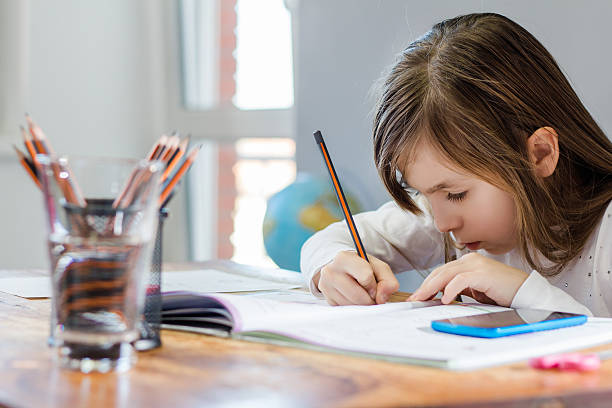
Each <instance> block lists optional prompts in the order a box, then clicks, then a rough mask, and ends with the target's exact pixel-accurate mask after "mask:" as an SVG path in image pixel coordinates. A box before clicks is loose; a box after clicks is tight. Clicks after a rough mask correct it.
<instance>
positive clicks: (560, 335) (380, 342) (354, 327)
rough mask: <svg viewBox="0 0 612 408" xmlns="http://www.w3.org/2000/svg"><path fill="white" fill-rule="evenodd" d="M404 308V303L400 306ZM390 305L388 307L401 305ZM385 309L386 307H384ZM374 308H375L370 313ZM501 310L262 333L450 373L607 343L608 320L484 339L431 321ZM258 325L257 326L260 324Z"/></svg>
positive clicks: (448, 311) (404, 312) (335, 319)
mask: <svg viewBox="0 0 612 408" xmlns="http://www.w3.org/2000/svg"><path fill="white" fill-rule="evenodd" d="M403 304H406V303H403ZM403 304H402V303H394V304H392V305H394V306H396V305H400V306H401V305H403ZM383 306H386V305H383ZM374 308H376V307H374ZM487 309H488V310H490V311H498V310H505V309H503V308H499V307H495V306H483V305H478V306H476V307H474V306H466V305H445V306H434V307H428V308H419V309H409V308H408V307H404V308H402V307H397V306H396V307H390V308H387V309H382V308H381V309H380V313H379V312H372V313H365V314H363V313H362V314H359V315H357V316H350V315H344V316H342V315H341V314H335V315H333V314H330V316H329V318H328V319H323V318H320V319H310V320H309V321H308V322H302V321H301V320H297V319H296V320H295V321H293V322H291V321H285V322H283V324H280V325H277V326H276V327H274V328H271V327H269V326H267V325H266V324H265V323H263V324H262V327H260V328H257V327H255V326H252V327H251V328H250V330H254V331H256V330H262V329H265V330H266V331H269V332H272V333H277V334H281V335H284V336H288V337H291V338H294V339H298V340H301V341H304V342H307V343H310V344H314V345H319V346H325V347H331V348H335V349H339V350H347V351H353V352H359V353H371V354H377V355H386V356H393V357H404V358H413V359H423V360H431V361H442V362H447V364H446V366H447V367H448V368H451V369H469V368H475V367H484V366H489V365H494V364H501V363H506V362H511V361H517V360H521V359H525V358H529V357H534V356H538V355H544V354H550V353H556V352H562V351H567V350H575V349H580V348H584V347H589V346H593V345H597V344H602V343H606V342H609V341H612V319H589V321H588V322H587V323H586V324H585V325H581V326H576V327H568V328H562V329H556V330H546V331H540V332H535V333H526V334H520V335H515V336H508V337H501V338H495V339H485V338H478V337H469V336H458V335H454V334H448V333H441V332H437V331H434V330H433V329H431V327H430V324H431V321H432V320H437V319H442V318H450V317H459V316H467V315H473V314H481V313H486V312H487ZM260 323H262V322H260Z"/></svg>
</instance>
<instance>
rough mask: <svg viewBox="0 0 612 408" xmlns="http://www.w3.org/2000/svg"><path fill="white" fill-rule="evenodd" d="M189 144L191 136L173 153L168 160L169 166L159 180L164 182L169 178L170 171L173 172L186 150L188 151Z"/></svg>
mask: <svg viewBox="0 0 612 408" xmlns="http://www.w3.org/2000/svg"><path fill="white" fill-rule="evenodd" d="M188 145H189V137H187V138H186V139H185V140H183V141H182V142H181V143H180V144H179V145H178V147H177V149H176V151H175V152H174V153H173V155H172V156H171V157H170V159H169V160H168V166H167V167H166V169H165V170H164V172H163V173H162V176H161V178H160V180H159V181H160V183H163V182H165V181H166V179H167V178H168V176H169V175H170V173H172V170H173V169H174V168H175V167H176V165H177V164H178V163H179V162H180V161H181V158H182V157H183V156H184V155H185V152H186V151H187V146H188Z"/></svg>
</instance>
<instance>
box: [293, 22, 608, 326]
mask: <svg viewBox="0 0 612 408" xmlns="http://www.w3.org/2000/svg"><path fill="white" fill-rule="evenodd" d="M373 139H374V156H375V162H376V166H377V169H378V172H379V174H380V177H381V179H382V180H383V182H384V184H385V186H386V188H387V190H388V191H389V192H390V194H391V196H392V197H393V199H394V202H391V203H387V204H385V205H383V206H382V207H381V208H379V209H378V210H376V211H373V212H368V213H363V214H359V215H357V216H356V217H355V221H356V223H357V227H358V229H359V232H360V234H361V237H362V239H363V244H364V246H365V248H366V250H367V252H368V257H369V259H370V263H367V262H366V261H364V260H363V259H362V258H360V257H358V256H357V254H356V253H355V252H354V248H353V246H352V241H351V238H350V235H349V234H348V232H347V230H346V228H345V226H344V223H336V224H332V225H331V226H329V227H328V228H326V229H325V230H323V231H320V232H319V233H317V234H315V235H314V236H313V237H311V238H310V239H309V240H308V241H307V242H306V243H305V244H304V246H303V248H302V254H301V260H302V261H301V268H302V271H303V273H304V274H305V276H306V277H307V279H308V281H309V282H310V288H311V291H312V292H313V293H314V294H315V295H317V296H325V298H327V301H328V302H329V303H330V304H332V305H346V304H374V303H384V302H386V301H387V299H388V298H389V296H390V295H391V293H393V292H394V291H396V290H397V289H398V286H399V285H398V281H397V279H396V278H395V276H394V274H393V272H394V271H395V272H399V271H403V270H411V269H415V270H425V269H428V268H432V267H434V266H436V265H439V264H441V263H442V262H446V263H445V264H444V265H442V266H440V267H438V268H436V269H434V270H433V272H431V273H430V274H429V276H427V278H426V279H425V280H424V282H423V284H422V285H421V286H420V287H419V288H418V289H417V290H416V292H414V294H413V295H412V297H411V298H410V300H424V299H429V298H432V297H434V296H436V295H437V293H438V292H440V291H442V292H443V296H442V302H443V303H449V302H451V301H452V300H453V299H454V298H455V297H456V296H457V295H459V294H463V295H468V296H471V297H473V298H475V299H476V300H479V301H481V302H487V303H496V304H499V305H502V306H510V307H516V308H521V307H528V308H534V309H547V310H559V311H566V312H577V313H585V314H588V315H592V314H594V315H597V316H610V315H611V312H612V275H611V272H610V271H611V270H612V205H611V204H610V201H611V199H612V143H611V142H610V140H609V139H608V138H607V137H606V135H605V134H604V133H603V132H602V130H601V129H600V128H599V126H598V125H597V124H596V123H595V121H594V120H593V118H592V117H591V115H590V114H589V112H588V111H587V110H586V108H585V107H584V106H583V105H582V103H581V102H580V100H579V99H578V97H577V95H576V93H575V92H574V91H573V89H572V88H571V86H570V84H569V82H568V81H567V79H566V78H565V77H564V75H563V74H562V72H561V70H560V69H559V67H558V66H557V64H556V62H555V61H554V59H553V57H552V56H551V55H550V54H549V53H548V52H547V51H546V49H545V48H544V47H543V46H542V45H541V44H540V43H539V42H538V41H537V40H536V39H535V38H534V37H533V36H532V35H531V34H529V33H528V32H527V31H526V30H525V29H523V28H522V27H521V26H519V25H518V24H516V23H514V22H513V21H511V20H509V19H507V18H506V17H503V16H501V15H497V14H489V13H486V14H470V15H465V16H460V17H456V18H453V19H449V20H445V21H443V22H441V23H439V24H436V25H435V26H434V27H433V28H432V29H431V31H429V32H428V33H426V34H425V35H424V36H423V37H422V38H420V39H418V40H416V41H415V42H413V43H412V44H410V45H409V46H408V48H406V50H404V52H403V53H402V54H401V55H400V58H399V60H398V62H397V63H396V64H395V66H394V67H393V68H392V69H391V71H390V73H389V74H388V76H387V77H386V80H385V83H384V88H383V92H382V96H381V98H380V101H379V103H378V106H377V110H376V114H375V118H374V129H373ZM451 255H455V256H456V260H452V259H453V258H452V257H451Z"/></svg>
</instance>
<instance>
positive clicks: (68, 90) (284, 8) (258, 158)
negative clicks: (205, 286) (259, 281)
mask: <svg viewBox="0 0 612 408" xmlns="http://www.w3.org/2000/svg"><path fill="white" fill-rule="evenodd" d="M481 11H492V12H498V13H501V14H504V15H506V16H508V17H510V18H511V19H514V20H515V21H517V22H518V23H519V24H521V25H523V26H524V27H525V28H526V29H527V30H529V31H530V32H531V33H532V34H534V35H535V36H536V37H537V38H538V39H539V40H540V41H541V42H542V43H543V44H544V45H545V46H546V47H547V48H548V50H549V51H550V52H551V53H552V54H553V56H554V57H555V58H556V59H557V61H558V62H559V64H560V65H561V67H562V68H563V70H564V72H565V73H566V75H567V76H568V77H569V79H570V81H571V83H572V84H573V85H574V87H575V89H576V90H577V92H578V94H579V95H580V96H581V97H582V100H583V102H584V103H585V105H586V106H587V108H588V109H589V110H590V111H591V113H592V114H593V116H594V117H595V119H596V120H597V121H598V122H599V124H600V125H601V126H602V127H603V129H604V131H606V132H607V133H608V134H610V132H611V131H612V98H611V96H612V79H611V76H610V75H609V71H610V66H612V55H611V53H610V52H609V50H610V46H609V43H608V40H609V32H608V31H609V22H610V20H611V18H612V3H611V2H609V1H606V0H599V1H597V0H591V1H585V2H577V1H570V0H540V1H535V2H534V1H502V0H473V1H471V0H462V1H456V0H446V1H443V0H437V1H427V2H425V1H411V0H404V1H400V0H385V1H379V0H333V1H329V0H285V1H283V0H128V1H126V0H105V1H82V0H20V1H16V0H0V214H2V218H1V221H0V229H1V231H2V233H1V234H0V268H1V269H11V268H46V267H48V260H47V254H46V244H45V233H46V231H45V228H44V225H45V224H44V217H43V215H44V213H43V204H42V200H41V194H40V192H39V191H37V190H36V187H35V186H34V184H33V183H32V181H31V180H30V179H29V178H28V177H27V175H26V173H25V172H24V171H23V169H22V168H21V167H20V165H19V163H18V162H17V159H16V157H15V155H14V152H13V151H12V148H11V144H13V143H15V144H20V143H21V136H20V134H19V129H18V126H19V125H20V124H25V120H24V116H23V114H24V112H29V113H30V114H31V115H32V117H33V118H34V119H35V120H36V121H37V123H38V124H39V125H40V126H41V127H42V128H43V129H44V131H45V132H46V134H47V136H48V137H49V139H50V140H51V142H52V143H53V146H54V148H55V150H56V151H57V152H60V153H62V154H71V155H72V154H78V155H93V154H95V155H105V156H118V157H144V156H145V155H146V154H147V152H148V151H149V149H150V147H151V146H152V144H153V143H154V142H155V141H156V140H157V139H158V138H159V136H160V135H161V134H162V133H169V132H172V131H173V130H177V131H178V132H180V133H181V134H182V135H186V134H190V135H191V137H192V141H194V142H201V143H204V149H203V151H202V152H201V154H200V156H199V158H198V160H197V162H196V165H195V166H194V167H193V168H192V170H191V172H190V174H189V177H188V179H187V180H186V182H184V183H183V185H182V186H181V187H180V190H179V191H178V194H176V195H175V197H174V199H173V201H172V202H171V204H170V208H169V210H170V218H169V220H168V222H167V224H166V228H165V232H164V261H169V262H172V261H188V260H206V259H212V258H226V259H227V258H229V259H234V260H236V261H238V262H243V263H249V264H254V265H262V266H271V265H274V262H273V261H272V260H271V259H270V258H269V257H268V256H267V254H266V250H265V248H264V239H263V233H262V228H263V224H264V215H265V212H266V205H267V202H268V199H269V198H270V197H271V196H272V195H273V194H275V193H276V192H278V191H280V190H282V189H283V188H285V187H287V186H288V185H290V184H291V183H292V182H293V181H294V180H295V179H296V175H297V174H298V173H299V174H302V173H307V174H310V175H313V176H315V177H316V176H320V177H327V174H326V172H325V169H324V167H323V165H322V162H321V157H320V153H319V151H318V150H317V148H316V145H315V144H314V142H313V139H312V132H313V131H314V130H316V129H320V130H321V131H322V132H323V135H324V136H325V138H326V143H327V146H328V149H329V150H330V153H331V155H332V157H333V159H334V163H335V166H336V170H337V172H338V173H339V175H340V179H341V181H342V183H343V185H344V187H345V190H348V191H350V192H353V194H354V196H355V197H356V198H357V199H358V201H359V207H358V208H360V209H362V210H370V209H374V208H376V207H377V206H378V205H380V204H382V203H383V202H385V201H387V200H388V199H389V197H388V195H387V194H386V192H385V191H384V188H383V187H382V184H381V183H380V182H379V180H378V176H377V174H376V171H375V169H374V166H373V160H372V147H371V142H370V139H371V134H370V133H371V125H370V124H371V119H372V118H371V112H372V109H373V106H374V102H375V98H376V82H377V80H378V78H379V77H380V76H381V75H382V73H383V72H384V71H385V69H386V68H387V67H388V66H389V65H391V64H392V63H393V60H394V56H395V55H396V54H397V53H398V52H400V51H401V50H402V49H403V48H405V47H406V46H407V45H408V44H409V43H410V42H411V41H412V40H414V39H416V38H417V37H419V36H420V35H421V34H423V33H424V32H425V31H427V30H428V29H429V28H430V27H431V26H432V25H433V24H435V23H436V22H438V21H440V20H442V19H445V18H449V17H454V16H456V15H459V14H465V13H470V12H481ZM270 221H273V220H270ZM270 225H273V223H271V224H270Z"/></svg>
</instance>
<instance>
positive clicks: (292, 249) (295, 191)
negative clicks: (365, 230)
mask: <svg viewBox="0 0 612 408" xmlns="http://www.w3.org/2000/svg"><path fill="white" fill-rule="evenodd" d="M344 194H345V196H346V200H347V202H348V205H349V207H350V209H351V212H353V213H356V212H359V211H361V206H360V205H359V203H358V202H357V200H356V199H355V198H354V196H353V195H352V194H350V193H348V192H347V191H346V190H344ZM343 219H344V217H343V215H342V210H341V209H340V206H339V205H338V199H337V198H336V193H335V191H334V189H333V187H332V185H331V181H330V180H329V179H325V178H322V177H314V176H311V175H308V174H298V176H297V178H296V180H295V181H294V182H293V183H291V184H290V185H289V186H287V187H285V188H284V189H282V190H281V191H279V192H278V193H276V194H274V195H273V196H272V197H270V199H269V200H268V205H267V208H266V214H265V216H264V222H263V238H264V247H265V248H266V252H267V253H268V256H269V257H270V258H271V259H272V260H273V261H274V262H275V263H276V264H277V265H278V266H279V267H280V268H283V269H288V270H292V271H299V270H300V249H301V248H302V244H304V242H305V241H306V240H307V239H308V238H309V237H310V236H311V235H312V234H314V233H315V232H317V231H319V230H322V229H323V228H325V227H327V226H328V225H329V224H331V223H333V222H336V221H340V220H343Z"/></svg>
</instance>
